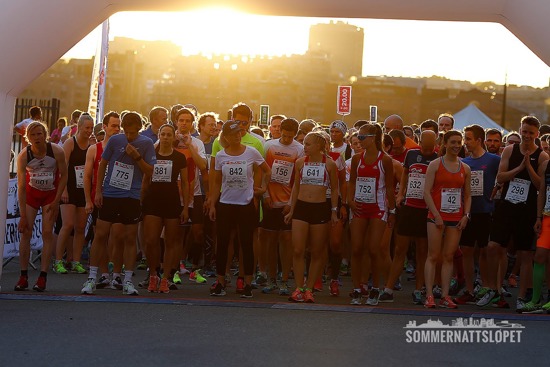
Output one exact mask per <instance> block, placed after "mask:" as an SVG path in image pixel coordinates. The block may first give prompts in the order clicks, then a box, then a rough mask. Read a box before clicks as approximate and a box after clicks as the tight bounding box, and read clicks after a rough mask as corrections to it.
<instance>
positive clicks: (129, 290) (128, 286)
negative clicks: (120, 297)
mask: <svg viewBox="0 0 550 367" xmlns="http://www.w3.org/2000/svg"><path fill="white" fill-rule="evenodd" d="M122 294H127V295H129V296H137V295H139V292H138V291H137V289H136V288H135V287H134V284H133V283H132V282H130V281H128V282H126V283H124V287H123V289H122Z"/></svg>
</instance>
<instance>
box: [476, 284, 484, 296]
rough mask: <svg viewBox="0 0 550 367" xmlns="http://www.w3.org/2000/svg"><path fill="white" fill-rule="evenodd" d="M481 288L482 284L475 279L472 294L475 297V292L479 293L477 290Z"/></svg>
mask: <svg viewBox="0 0 550 367" xmlns="http://www.w3.org/2000/svg"><path fill="white" fill-rule="evenodd" d="M482 288H483V286H482V285H481V282H478V281H477V280H476V281H475V282H474V296H476V297H477V294H478V293H479V291H480V290H481V289H482Z"/></svg>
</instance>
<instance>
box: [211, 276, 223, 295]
mask: <svg viewBox="0 0 550 367" xmlns="http://www.w3.org/2000/svg"><path fill="white" fill-rule="evenodd" d="M214 284H215V286H214V288H210V295H211V296H215V297H221V296H225V287H224V286H223V285H222V284H221V283H220V282H218V281H217V280H216V283H214Z"/></svg>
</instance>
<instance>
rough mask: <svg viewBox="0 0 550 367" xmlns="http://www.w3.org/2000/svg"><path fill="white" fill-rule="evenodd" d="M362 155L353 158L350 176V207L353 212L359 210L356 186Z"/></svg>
mask: <svg viewBox="0 0 550 367" xmlns="http://www.w3.org/2000/svg"><path fill="white" fill-rule="evenodd" d="M360 158H361V156H360V155H358V154H356V155H354V156H353V157H352V158H351V171H350V174H349V183H348V205H349V207H350V209H351V211H352V212H355V211H356V210H357V205H355V186H356V183H357V182H356V181H357V165H358V162H359V159H360Z"/></svg>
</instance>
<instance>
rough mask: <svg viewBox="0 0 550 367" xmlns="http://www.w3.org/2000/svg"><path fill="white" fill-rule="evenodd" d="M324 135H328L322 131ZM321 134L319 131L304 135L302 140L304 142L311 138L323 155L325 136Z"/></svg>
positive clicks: (324, 152) (325, 144)
mask: <svg viewBox="0 0 550 367" xmlns="http://www.w3.org/2000/svg"><path fill="white" fill-rule="evenodd" d="M323 133H324V134H326V135H328V134H327V133H326V132H324V131H323ZM323 133H321V132H320V131H311V132H309V133H307V134H306V137H305V138H304V141H305V140H306V139H307V138H308V136H311V137H312V138H314V139H315V142H316V143H317V144H318V145H319V147H320V149H321V152H322V153H323V154H327V139H326V137H325V135H324V134H323ZM329 142H330V136H329Z"/></svg>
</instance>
